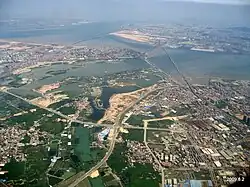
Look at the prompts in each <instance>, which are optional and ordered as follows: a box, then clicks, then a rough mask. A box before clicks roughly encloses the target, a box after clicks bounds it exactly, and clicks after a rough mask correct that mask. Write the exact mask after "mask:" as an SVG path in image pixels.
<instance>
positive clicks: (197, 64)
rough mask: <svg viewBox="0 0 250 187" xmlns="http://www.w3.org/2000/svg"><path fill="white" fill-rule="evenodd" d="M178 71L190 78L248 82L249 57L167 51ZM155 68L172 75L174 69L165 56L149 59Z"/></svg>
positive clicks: (174, 71)
mask: <svg viewBox="0 0 250 187" xmlns="http://www.w3.org/2000/svg"><path fill="white" fill-rule="evenodd" d="M168 53H169V54H170V56H171V57H172V59H173V60H174V61H175V62H176V64H177V65H178V67H179V69H180V70H181V71H182V72H183V73H184V74H186V75H187V76H190V77H203V76H211V77H223V78H228V79H246V80H250V74H249V72H250V55H240V54H226V53H209V52H200V51H191V50H184V49H168ZM151 61H152V62H153V63H155V64H156V65H157V67H159V68H161V69H163V70H164V71H166V72H168V73H172V74H176V73H177V72H176V69H175V68H174V66H173V64H172V63H171V62H170V60H169V58H168V57H167V56H166V55H161V56H156V57H153V58H151Z"/></svg>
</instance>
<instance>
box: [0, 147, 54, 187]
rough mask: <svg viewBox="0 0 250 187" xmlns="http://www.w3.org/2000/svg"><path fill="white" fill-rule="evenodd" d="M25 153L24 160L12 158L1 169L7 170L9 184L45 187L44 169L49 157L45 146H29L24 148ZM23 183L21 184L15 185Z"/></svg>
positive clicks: (47, 164)
mask: <svg viewBox="0 0 250 187" xmlns="http://www.w3.org/2000/svg"><path fill="white" fill-rule="evenodd" d="M24 152H25V154H27V160H26V161H25V162H16V161H15V160H14V159H12V160H11V161H10V162H9V163H7V164H6V165H5V166H4V167H3V170H6V171H9V173H8V179H9V182H8V183H9V184H10V185H14V186H25V187H26V186H27V187H29V186H30V187H47V186H48V185H47V183H46V173H45V172H46V170H47V169H48V166H49V163H50V161H49V159H48V156H47V152H46V148H45V147H43V146H37V147H33V146H29V147H26V148H25V150H24ZM17 183H23V185H17Z"/></svg>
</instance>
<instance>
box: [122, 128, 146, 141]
mask: <svg viewBox="0 0 250 187" xmlns="http://www.w3.org/2000/svg"><path fill="white" fill-rule="evenodd" d="M143 133H144V132H143V130H140V129H129V133H128V134H123V139H124V140H133V141H138V142H143Z"/></svg>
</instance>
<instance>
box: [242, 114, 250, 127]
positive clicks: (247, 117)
mask: <svg viewBox="0 0 250 187" xmlns="http://www.w3.org/2000/svg"><path fill="white" fill-rule="evenodd" d="M243 121H244V122H245V123H246V124H247V125H248V126H250V112H247V113H245V114H244V117H243Z"/></svg>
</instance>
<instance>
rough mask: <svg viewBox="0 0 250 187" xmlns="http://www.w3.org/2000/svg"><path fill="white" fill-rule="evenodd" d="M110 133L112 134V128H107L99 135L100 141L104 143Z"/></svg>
mask: <svg viewBox="0 0 250 187" xmlns="http://www.w3.org/2000/svg"><path fill="white" fill-rule="evenodd" d="M109 132H110V128H106V129H104V130H103V131H101V132H100V133H98V139H99V141H103V140H104V139H105V138H106V137H107V136H108V134H109Z"/></svg>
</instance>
